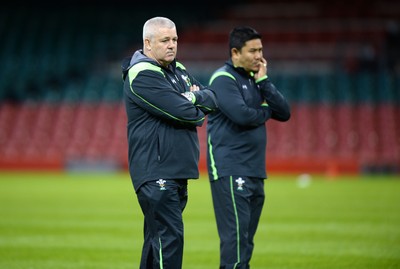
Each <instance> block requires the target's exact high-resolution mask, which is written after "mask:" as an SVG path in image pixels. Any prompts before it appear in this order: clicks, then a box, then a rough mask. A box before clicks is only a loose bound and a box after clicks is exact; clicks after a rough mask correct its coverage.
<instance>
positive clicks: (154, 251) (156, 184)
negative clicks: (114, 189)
mask: <svg viewBox="0 0 400 269" xmlns="http://www.w3.org/2000/svg"><path fill="white" fill-rule="evenodd" d="M137 197H138V201H139V204H140V207H141V209H142V212H143V214H144V243H143V249H142V258H141V261H140V269H156V268H157V269H160V268H163V269H181V268H182V259H183V241H184V240H183V235H184V234H183V220H182V212H183V210H184V209H185V207H186V204H187V200H188V194H187V180H163V179H158V180H154V181H150V182H147V183H145V184H144V185H143V186H141V187H140V189H139V191H138V192H137Z"/></svg>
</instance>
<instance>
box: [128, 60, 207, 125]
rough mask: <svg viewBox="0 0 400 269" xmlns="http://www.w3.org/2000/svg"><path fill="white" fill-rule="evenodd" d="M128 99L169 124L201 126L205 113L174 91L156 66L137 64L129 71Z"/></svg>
mask: <svg viewBox="0 0 400 269" xmlns="http://www.w3.org/2000/svg"><path fill="white" fill-rule="evenodd" d="M128 79H129V84H130V88H129V92H128V96H129V97H130V99H131V101H132V102H135V103H136V104H137V105H138V106H139V107H141V108H142V109H144V110H146V111H147V112H148V113H150V114H152V115H154V116H155V117H158V118H160V119H162V120H165V121H168V122H170V123H172V124H177V125H184V126H191V127H192V126H201V125H202V124H203V122H204V118H205V114H204V113H203V112H202V110H201V109H200V108H198V107H196V106H194V105H193V104H192V103H191V102H190V101H188V100H187V98H185V97H184V96H182V95H181V94H180V93H179V92H178V91H176V90H175V89H174V88H173V87H172V86H171V84H169V83H168V81H167V80H166V79H165V77H164V73H163V72H162V71H161V69H160V68H159V67H156V66H154V65H152V64H150V63H139V64H137V65H135V66H133V67H132V68H131V69H130V70H129V75H128Z"/></svg>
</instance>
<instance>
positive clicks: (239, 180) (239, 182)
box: [235, 177, 246, 191]
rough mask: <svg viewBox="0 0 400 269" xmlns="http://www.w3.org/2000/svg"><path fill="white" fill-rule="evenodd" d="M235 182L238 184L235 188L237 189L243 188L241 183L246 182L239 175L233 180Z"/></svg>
mask: <svg viewBox="0 0 400 269" xmlns="http://www.w3.org/2000/svg"><path fill="white" fill-rule="evenodd" d="M235 181H236V183H237V184H238V187H237V190H238V191H242V190H243V184H244V183H245V182H246V181H245V180H243V179H242V178H241V177H239V178H238V179H236V180H235Z"/></svg>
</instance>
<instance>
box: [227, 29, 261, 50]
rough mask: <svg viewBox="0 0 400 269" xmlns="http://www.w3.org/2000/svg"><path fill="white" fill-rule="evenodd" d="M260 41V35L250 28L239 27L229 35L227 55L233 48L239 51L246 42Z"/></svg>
mask: <svg viewBox="0 0 400 269" xmlns="http://www.w3.org/2000/svg"><path fill="white" fill-rule="evenodd" d="M253 39H261V35H260V34H259V33H258V32H257V31H256V30H254V29H253V28H251V27H248V26H239V27H235V28H233V29H232V31H231V32H230V33H229V54H231V50H232V49H233V48H235V49H238V50H241V49H242V48H243V47H244V45H245V44H246V42H247V41H249V40H253Z"/></svg>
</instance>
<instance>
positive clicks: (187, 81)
mask: <svg viewBox="0 0 400 269" xmlns="http://www.w3.org/2000/svg"><path fill="white" fill-rule="evenodd" d="M181 77H182V79H183V80H184V81H185V82H186V85H188V86H189V87H190V86H192V83H191V82H190V78H189V77H188V76H185V75H181Z"/></svg>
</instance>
